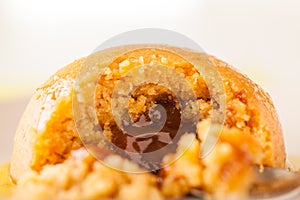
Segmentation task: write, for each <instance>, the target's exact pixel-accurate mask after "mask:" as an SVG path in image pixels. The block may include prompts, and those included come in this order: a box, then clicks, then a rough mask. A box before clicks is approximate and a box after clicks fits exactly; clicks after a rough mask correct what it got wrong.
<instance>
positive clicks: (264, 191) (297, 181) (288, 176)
mask: <svg viewBox="0 0 300 200" xmlns="http://www.w3.org/2000/svg"><path fill="white" fill-rule="evenodd" d="M254 171H255V173H256V179H255V181H254V183H253V185H252V187H251V189H250V191H249V196H248V200H296V199H300V175H299V174H296V173H293V172H290V171H287V170H285V169H279V168H272V167H264V168H263V170H260V168H259V167H254ZM224 198H225V197H224ZM192 199H198V200H199V199H200V200H201V199H203V200H211V199H213V197H212V195H210V194H207V193H205V192H204V191H202V190H199V189H193V190H192V191H191V193H190V197H184V198H182V199H180V200H192ZM225 199H226V198H225Z"/></svg>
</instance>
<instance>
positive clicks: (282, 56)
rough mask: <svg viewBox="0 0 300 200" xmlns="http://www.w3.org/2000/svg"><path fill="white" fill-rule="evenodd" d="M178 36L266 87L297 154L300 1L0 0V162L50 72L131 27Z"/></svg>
mask: <svg viewBox="0 0 300 200" xmlns="http://www.w3.org/2000/svg"><path fill="white" fill-rule="evenodd" d="M147 27H150V28H164V29H170V30H173V31H177V32H179V33H182V34H184V35H186V36H188V37H190V38H191V39H193V40H194V41H196V42H197V43H198V44H200V45H201V46H202V47H203V49H204V50H205V51H206V52H208V53H210V54H213V55H215V56H217V57H219V58H221V59H223V60H224V61H226V62H228V63H230V64H232V65H233V66H235V67H236V68H238V69H239V70H240V71H242V72H243V73H246V74H247V75H248V76H250V77H251V78H252V79H253V80H255V81H256V82H258V83H259V84H261V85H262V87H263V88H264V89H265V90H267V91H268V92H269V93H270V95H271V96H272V99H273V100H274V103H275V105H276V107H277V109H278V113H279V116H280V119H281V121H282V125H283V129H284V136H285V139H286V146H287V151H288V153H289V154H290V155H291V154H293V155H300V148H299V145H300V126H299V125H300V121H299V119H300V117H299V114H300V107H299V105H298V104H299V103H300V89H299V86H300V78H299V74H300V73H299V72H300V39H299V38H300V1H296V0H295V1H291V0H286V1H284V0H282V1H277V0H265V1H263V0H262V1H261V0H252V1H242V0H228V1H226V0H224V1H223V0H220V1H216V0H207V1H201V0H181V1H179V0H173V1H168V0H148V1H141V0H140V1H130V0H127V1H125V0H120V1H116V0H110V1H109V0H106V1H96V0H95V1H92V0H87V1H76V0H66V1H58V0H52V1H38V0H26V1H21V0H20V1H16V0H0V148H1V153H0V163H1V162H4V161H7V160H9V158H10V153H11V149H12V143H13V134H14V132H15V128H16V124H17V122H18V120H19V117H20V115H21V113H22V112H23V109H24V106H25V104H26V103H27V101H28V98H29V97H30V96H31V94H32V93H33V91H34V88H36V87H37V86H38V85H39V84H41V83H42V82H43V81H45V80H46V79H47V78H48V77H49V75H50V74H52V73H54V72H55V71H56V70H57V69H59V68H60V67H62V66H64V65H66V64H68V63H70V62H72V61H73V60H74V59H77V58H80V57H83V56H86V55H88V54H89V53H90V52H92V51H93V50H94V48H96V47H97V46H98V45H99V44H101V43H102V42H104V41H105V40H107V39H108V38H110V37H112V36H114V35H116V34H119V33H121V32H124V31H129V30H132V29H137V28H147Z"/></svg>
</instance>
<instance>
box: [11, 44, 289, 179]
mask: <svg viewBox="0 0 300 200" xmlns="http://www.w3.org/2000/svg"><path fill="white" fill-rule="evenodd" d="M136 49H142V50H137V51H140V53H142V54H143V53H145V52H149V51H148V50H149V49H152V50H151V51H154V52H155V51H156V50H155V49H161V50H163V51H171V52H175V53H176V52H182V51H184V52H190V53H191V54H193V55H194V56H196V55H199V56H200V57H201V55H203V54H202V53H196V52H193V51H190V50H183V49H180V48H176V47H170V46H165V45H129V46H122V47H116V48H111V49H107V50H105V51H101V52H99V53H96V54H98V56H99V54H101V56H102V58H104V60H105V59H106V60H108V61H109V60H110V59H111V55H122V53H123V52H129V51H134V50H136ZM147 49H148V50H147ZM96 54H95V55H96ZM166 54H167V55H166V56H168V55H169V54H168V53H166ZM149 56H151V55H150V54H148V55H147V56H146V57H149ZM96 57H97V55H96ZM96 57H93V56H92V57H91V59H95V58H96ZM210 58H211V61H212V62H214V63H215V64H216V66H217V67H218V69H219V73H220V74H221V77H222V80H223V84H224V87H225V90H226V100H227V103H228V105H229V107H227V108H226V122H225V125H226V126H228V127H236V128H239V129H241V130H243V131H244V132H246V133H249V134H253V135H254V136H256V137H257V138H259V140H260V142H261V143H262V146H263V148H264V151H265V160H264V164H266V165H270V166H276V167H284V166H285V156H286V155H285V148H284V142H283V136H282V129H281V125H280V122H279V119H278V116H277V113H276V110H275V108H274V105H273V103H272V101H271V98H270V96H269V95H268V94H267V93H266V92H264V91H263V89H261V88H260V87H259V86H258V85H257V84H255V83H254V82H252V81H251V80H250V79H249V78H247V77H246V76H244V75H242V74H241V73H239V72H237V71H236V70H235V69H233V68H232V67H230V66H229V65H228V64H226V63H224V62H222V61H220V60H218V59H216V58H214V57H210ZM84 61H85V58H82V59H80V60H77V61H75V62H73V63H71V64H69V65H68V66H66V67H64V68H62V69H61V70H59V71H58V72H57V73H56V74H55V75H53V76H51V77H50V79H49V80H48V81H47V82H46V83H45V84H43V85H42V86H41V87H40V88H38V89H37V91H36V93H35V95H34V96H33V97H32V99H31V101H30V103H29V104H28V106H27V108H26V111H25V112H24V114H23V117H22V119H21V121H20V124H19V127H18V129H17V132H16V136H15V145H14V151H13V155H12V161H11V169H10V172H11V176H12V177H13V178H14V179H16V180H18V179H19V178H20V177H21V176H22V174H24V173H25V172H27V171H30V169H31V168H33V169H35V168H34V167H32V162H33V161H34V160H39V159H38V158H36V159H34V157H35V155H36V152H34V151H35V150H34V145H35V144H36V138H38V136H39V135H40V134H41V133H42V132H43V131H45V128H46V129H47V122H48V121H49V118H51V117H53V113H55V111H56V110H57V109H58V107H59V104H60V102H61V101H67V102H68V105H71V103H72V100H71V95H72V89H73V86H74V82H75V78H76V76H77V73H78V71H79V69H80V68H81V66H82V64H83V62H84ZM120 62H121V60H119V63H120ZM161 62H162V61H161ZM117 63H118V62H117ZM108 64H111V63H108ZM186 64H187V65H190V64H189V63H186ZM166 65H169V64H168V63H167V64H166ZM202 83H203V81H202V82H201V81H200V83H199V87H201V88H202V89H203V90H200V91H204V94H203V95H204V96H202V97H205V95H207V93H205V91H207V89H206V88H205V87H203V84H202ZM199 95H200V96H201V94H199ZM239 105H241V106H239ZM240 107H244V110H242V111H241V112H242V113H243V114H241V115H237V113H238V112H235V111H237V110H236V109H240ZM67 118H70V116H68V117H67ZM71 118H72V116H71ZM236 118H238V119H240V121H236ZM59 121H60V120H59V119H58V121H57V123H59ZM71 121H72V119H71ZM70 123H71V122H70ZM70 132H72V131H70ZM60 134H61V133H60ZM70 134H71V133H70ZM77 142H78V141H77ZM78 146H80V144H79V143H78V145H74V147H72V148H77V147H78ZM72 148H71V149H72ZM71 149H70V148H69V149H68V148H67V149H65V150H62V151H65V153H66V155H68V153H69V151H70V150H71ZM41 156H43V155H41ZM63 159H64V158H63ZM56 162H59V160H58V161H56V160H55V161H53V163H52V164H55V163H56ZM44 164H47V163H44ZM36 170H38V169H36Z"/></svg>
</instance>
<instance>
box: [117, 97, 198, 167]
mask: <svg viewBox="0 0 300 200" xmlns="http://www.w3.org/2000/svg"><path fill="white" fill-rule="evenodd" d="M154 103H155V104H156V105H160V106H158V107H155V108H154V109H153V110H152V112H150V113H149V112H148V113H143V115H141V116H140V119H139V120H138V121H137V122H135V123H133V122H130V123H128V124H126V125H125V124H123V127H122V129H123V130H121V128H119V127H118V126H117V125H113V126H111V132H112V140H111V142H112V143H113V144H114V145H116V146H117V147H118V148H121V149H123V150H125V152H129V153H138V154H139V158H138V159H137V160H136V159H134V161H136V162H137V163H138V164H140V165H142V166H144V167H146V168H149V166H145V165H148V164H153V165H154V166H156V167H159V166H160V165H161V162H162V159H163V157H164V156H165V155H166V154H170V153H175V151H176V148H177V143H178V141H179V139H180V137H181V136H182V135H183V134H184V133H190V132H193V133H195V132H196V123H191V122H188V121H187V120H184V119H182V113H181V110H180V109H177V108H176V103H175V102H174V101H172V100H170V99H169V98H168V95H163V94H160V95H158V97H157V98H156V99H155V102H154ZM156 108H157V109H156ZM162 108H163V109H164V110H165V115H166V116H165V121H164V120H160V119H159V118H155V117H153V114H156V115H158V116H162V115H163V110H162ZM162 118H164V117H162ZM160 127H162V128H161V129H160V130H159V131H157V130H158V128H160ZM149 153H150V154H149ZM122 154H123V155H122V156H125V157H127V156H126V153H125V155H124V153H122Z"/></svg>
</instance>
